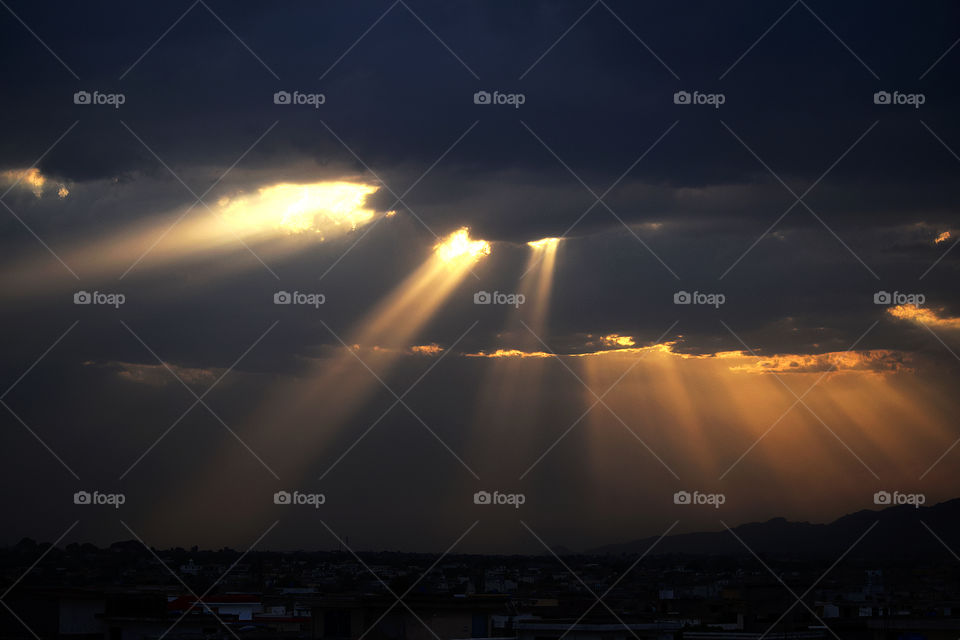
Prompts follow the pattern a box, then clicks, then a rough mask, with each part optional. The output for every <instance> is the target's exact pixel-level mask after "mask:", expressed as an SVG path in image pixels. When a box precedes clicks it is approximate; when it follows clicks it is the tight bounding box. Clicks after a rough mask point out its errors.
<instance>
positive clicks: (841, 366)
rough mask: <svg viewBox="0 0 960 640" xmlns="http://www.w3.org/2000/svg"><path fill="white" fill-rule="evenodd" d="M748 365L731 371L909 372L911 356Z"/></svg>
mask: <svg viewBox="0 0 960 640" xmlns="http://www.w3.org/2000/svg"><path fill="white" fill-rule="evenodd" d="M744 357H745V359H747V360H750V362H747V363H745V364H740V365H736V366H733V367H730V370H731V371H745V372H748V373H814V372H821V371H873V372H879V373H883V372H897V371H909V370H910V367H909V366H908V361H909V359H910V358H909V356H908V355H907V354H905V353H903V352H900V351H892V350H889V349H874V350H867V351H834V352H831V353H809V354H792V355H777V356H772V357H769V358H763V357H761V358H755V357H752V356H744Z"/></svg>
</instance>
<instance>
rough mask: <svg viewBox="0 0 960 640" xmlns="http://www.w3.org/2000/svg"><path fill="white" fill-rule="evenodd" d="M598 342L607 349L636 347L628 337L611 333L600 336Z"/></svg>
mask: <svg viewBox="0 0 960 640" xmlns="http://www.w3.org/2000/svg"><path fill="white" fill-rule="evenodd" d="M600 342H601V343H603V344H604V345H606V346H608V347H632V346H634V345H636V342H634V340H633V338H632V337H630V336H621V335H620V334H617V333H611V334H610V335H607V336H602V337H601V338H600Z"/></svg>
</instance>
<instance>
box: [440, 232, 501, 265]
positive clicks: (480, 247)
mask: <svg viewBox="0 0 960 640" xmlns="http://www.w3.org/2000/svg"><path fill="white" fill-rule="evenodd" d="M433 250H434V253H435V254H436V255H437V257H438V258H440V259H441V260H443V261H444V262H454V261H464V262H476V261H477V260H479V259H480V258H482V257H484V256H488V255H490V243H489V242H487V241H486V240H473V239H471V238H470V229H468V228H467V227H462V228H460V229H457V230H456V231H454V232H453V233H451V234H450V235H448V236H447V237H446V238H444V239H443V240H441V241H440V242H438V243H437V244H436V245H435V246H434V247H433Z"/></svg>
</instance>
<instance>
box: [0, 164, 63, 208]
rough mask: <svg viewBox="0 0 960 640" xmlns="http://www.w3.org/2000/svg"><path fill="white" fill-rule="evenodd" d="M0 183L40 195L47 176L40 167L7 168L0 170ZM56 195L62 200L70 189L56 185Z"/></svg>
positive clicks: (44, 186) (45, 184)
mask: <svg viewBox="0 0 960 640" xmlns="http://www.w3.org/2000/svg"><path fill="white" fill-rule="evenodd" d="M0 184H5V185H9V186H10V188H13V187H14V186H18V187H22V188H24V189H28V190H30V191H32V192H33V195H35V196H36V197H38V198H39V197H41V196H42V195H43V191H44V189H45V188H46V186H47V176H45V175H43V174H42V173H41V172H40V169H37V168H36V167H31V168H30V169H8V170H6V171H0ZM58 187H59V188H58V189H57V196H59V197H60V199H61V200H62V199H63V198H66V197H67V196H68V195H69V194H70V191H69V190H67V188H66V187H65V186H63V185H62V184H61V185H58Z"/></svg>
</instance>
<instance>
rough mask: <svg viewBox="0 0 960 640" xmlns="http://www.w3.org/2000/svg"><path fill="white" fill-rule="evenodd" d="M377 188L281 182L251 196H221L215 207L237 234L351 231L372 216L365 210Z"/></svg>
mask: <svg viewBox="0 0 960 640" xmlns="http://www.w3.org/2000/svg"><path fill="white" fill-rule="evenodd" d="M377 189H378V187H375V186H372V185H368V184H357V183H352V182H316V183H312V184H290V183H281V184H275V185H272V186H269V187H262V188H260V189H257V191H256V192H255V193H252V194H240V195H237V196H234V197H223V198H221V199H220V200H219V201H218V202H217V208H218V209H219V212H220V213H221V214H222V215H223V216H224V218H225V219H226V220H227V221H229V222H230V223H231V224H232V225H234V226H235V227H237V228H238V229H239V230H240V231H244V232H247V231H254V232H256V231H271V230H277V231H281V232H283V233H287V234H295V233H306V232H313V233H317V234H320V235H321V236H324V235H326V234H327V233H330V232H345V231H352V230H355V229H356V228H357V227H358V226H362V225H364V224H367V223H369V222H370V221H371V220H373V218H374V216H375V215H376V213H375V212H374V211H373V209H369V208H367V207H366V201H367V197H368V196H370V195H371V194H372V193H375V192H376V191H377Z"/></svg>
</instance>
